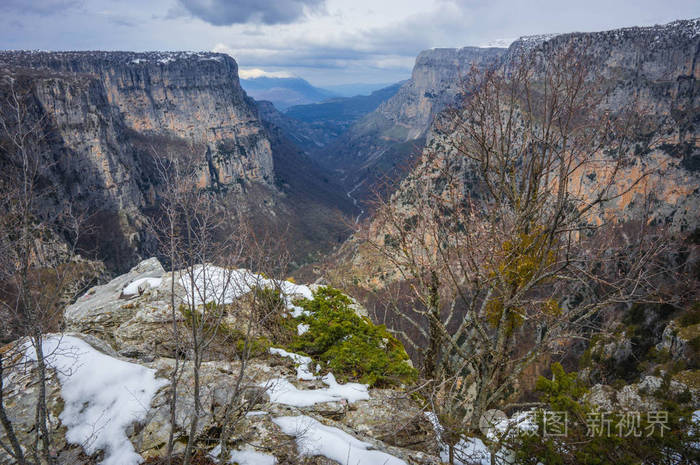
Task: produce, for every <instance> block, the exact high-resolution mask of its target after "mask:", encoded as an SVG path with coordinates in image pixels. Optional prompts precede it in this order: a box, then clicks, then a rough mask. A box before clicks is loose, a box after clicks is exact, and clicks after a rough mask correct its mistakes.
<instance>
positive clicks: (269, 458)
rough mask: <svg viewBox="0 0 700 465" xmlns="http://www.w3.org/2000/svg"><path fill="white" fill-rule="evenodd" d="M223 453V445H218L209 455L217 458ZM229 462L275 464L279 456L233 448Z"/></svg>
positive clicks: (245, 464) (257, 464)
mask: <svg viewBox="0 0 700 465" xmlns="http://www.w3.org/2000/svg"><path fill="white" fill-rule="evenodd" d="M219 454H221V446H216V447H215V448H213V449H212V450H211V452H209V455H210V456H211V457H212V458H214V459H216V458H218V457H219ZM228 463H231V464H238V465H275V464H276V463H277V458H275V456H274V455H270V454H264V453H262V452H258V451H255V450H247V449H246V450H232V451H230V459H229V461H228Z"/></svg>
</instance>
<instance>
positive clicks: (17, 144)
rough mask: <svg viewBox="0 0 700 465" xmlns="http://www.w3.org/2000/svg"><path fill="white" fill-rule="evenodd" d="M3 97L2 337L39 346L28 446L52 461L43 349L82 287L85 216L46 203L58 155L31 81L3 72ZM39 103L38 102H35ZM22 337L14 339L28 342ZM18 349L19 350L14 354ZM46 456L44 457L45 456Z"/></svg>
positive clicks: (18, 450) (14, 452)
mask: <svg viewBox="0 0 700 465" xmlns="http://www.w3.org/2000/svg"><path fill="white" fill-rule="evenodd" d="M3 79H4V80H3V82H2V83H0V85H1V86H2V88H1V90H2V95H3V101H2V102H0V109H1V113H0V130H2V134H0V155H1V159H0V161H1V162H2V176H0V185H1V186H2V192H3V197H2V199H1V200H0V202H1V204H0V252H1V253H0V255H2V258H1V259H0V260H1V262H0V310H1V312H2V317H3V319H4V328H6V330H7V331H9V334H3V337H9V338H12V339H16V338H18V337H22V336H26V337H27V338H28V341H29V343H30V344H31V345H32V346H33V348H34V350H35V353H36V359H37V360H36V372H37V378H38V379H37V384H38V386H39V393H38V399H37V402H36V412H35V425H36V429H35V433H34V436H33V439H32V441H31V443H27V442H26V441H25V443H24V444H22V446H24V450H25V451H26V452H27V453H28V454H30V455H31V456H32V460H33V461H34V463H40V461H43V462H44V463H53V462H54V461H55V457H54V455H53V451H52V449H51V430H52V426H51V424H50V421H49V415H48V411H47V407H46V402H47V399H46V381H47V377H48V373H47V370H48V365H47V362H46V357H47V356H48V355H50V354H45V353H44V350H43V337H44V334H45V333H46V332H49V331H56V330H58V329H59V328H60V323H61V318H62V310H63V306H64V305H65V303H66V301H67V300H69V299H70V298H71V297H72V295H73V294H74V293H76V292H79V291H80V289H79V288H76V287H75V285H76V283H78V282H79V281H80V274H81V273H82V272H83V271H87V270H85V269H83V268H84V267H85V266H90V265H87V264H85V263H83V264H81V263H80V262H79V261H78V260H74V259H77V254H76V249H75V247H76V244H77V242H78V233H79V232H80V226H81V222H82V221H81V218H80V217H79V216H78V215H75V214H74V212H73V211H72V210H71V209H70V206H69V207H67V208H62V209H59V210H58V211H57V212H49V211H48V209H47V208H46V205H47V204H50V200H49V199H50V198H51V196H52V195H54V194H55V191H54V190H53V189H52V186H51V183H50V182H49V179H50V178H49V174H48V173H49V171H50V168H51V163H50V162H48V161H47V158H46V157H45V154H44V150H45V147H46V145H45V141H44V137H45V134H46V129H47V122H46V121H45V119H44V117H42V116H40V113H39V112H36V111H33V107H32V103H31V101H32V93H31V88H25V87H26V86H22V84H21V81H18V80H16V79H15V77H12V76H9V75H8V76H4V78H3ZM34 110H35V109H34ZM24 341H26V340H24V339H20V340H16V341H15V343H14V344H15V345H16V346H17V345H18V344H19V345H20V346H21V344H23V343H24ZM20 346H17V347H15V351H8V352H6V353H4V354H2V355H0V357H2V359H3V360H2V361H0V364H1V365H0V386H1V385H2V384H3V383H2V370H3V369H8V368H9V367H8V366H7V365H6V364H5V363H4V362H5V361H6V360H7V361H10V360H11V355H12V354H13V352H18V351H19V352H21V351H22V350H23V347H20ZM15 355H16V354H15ZM0 420H2V424H3V428H4V431H5V434H6V436H7V437H8V440H9V441H10V446H11V447H9V448H8V447H5V445H4V444H3V448H4V449H5V450H6V451H7V452H8V453H10V455H11V456H12V457H13V458H14V459H15V460H16V461H17V462H18V463H20V464H22V463H27V462H26V461H27V457H26V455H25V452H24V451H23V449H22V447H20V442H19V440H18V438H17V436H16V432H15V431H14V429H13V427H12V425H11V423H10V421H9V418H8V416H7V414H6V411H5V406H4V405H3V403H2V401H1V398H0ZM40 459H41V460H40Z"/></svg>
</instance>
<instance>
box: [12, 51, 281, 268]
mask: <svg viewBox="0 0 700 465" xmlns="http://www.w3.org/2000/svg"><path fill="white" fill-rule="evenodd" d="M13 91H14V92H16V93H18V94H19V95H22V96H25V95H26V96H27V97H26V99H25V101H23V105H26V108H27V113H26V115H27V116H26V118H25V119H26V120H25V121H24V125H25V126H26V127H31V125H33V124H36V125H37V127H39V128H40V131H39V133H38V134H36V137H35V138H34V139H36V140H34V139H31V141H32V147H31V149H32V150H36V153H38V154H39V155H38V156H39V157H40V158H41V160H40V161H41V165H42V170H43V171H42V173H41V177H42V178H45V179H46V180H47V181H48V182H50V183H51V184H52V185H53V186H55V189H54V190H52V192H51V195H50V196H44V197H45V198H43V199H42V204H41V208H43V209H45V210H46V211H47V212H49V213H50V214H55V212H56V211H57V210H58V211H65V212H66V213H67V212H72V213H77V214H83V215H85V216H86V217H88V218H89V220H88V222H89V224H86V225H85V228H84V229H86V230H87V229H90V230H92V233H90V234H82V236H81V237H82V239H81V241H83V242H85V244H84V246H85V249H86V250H91V251H95V252H96V257H97V258H100V259H101V260H104V261H105V262H106V264H107V268H108V269H109V270H111V271H118V272H123V271H125V270H127V269H128V267H130V266H132V265H133V264H134V263H135V261H136V260H137V257H138V255H139V254H144V255H145V254H151V253H152V248H153V247H152V246H153V244H152V243H151V242H150V241H152V238H151V235H150V233H149V231H148V228H147V214H148V211H154V210H157V208H158V206H159V202H158V201H159V199H158V195H159V192H160V189H162V187H163V186H162V184H161V179H160V177H159V171H158V170H159V168H158V166H161V165H162V164H163V163H165V162H163V161H162V160H163V159H173V158H177V157H183V156H184V157H188V158H193V159H194V162H195V163H196V165H197V166H198V176H199V179H198V182H199V184H200V186H201V187H202V188H209V187H223V188H225V189H226V190H227V191H229V192H231V193H232V195H235V194H236V193H240V191H241V189H242V186H243V185H244V184H245V185H256V186H257V185H260V186H261V189H267V190H270V191H271V192H272V194H270V196H271V197H275V196H276V195H277V191H276V190H275V187H274V179H275V177H274V167H273V157H272V149H271V145H270V141H269V139H268V136H267V133H266V131H265V128H264V127H263V125H262V122H261V121H260V120H259V119H258V112H257V108H256V106H255V103H254V102H253V101H252V99H250V98H248V97H247V96H246V94H245V92H244V91H243V89H242V88H241V87H240V84H239V81H238V75H237V65H236V62H235V61H234V60H233V59H232V58H231V57H229V56H227V55H223V54H215V53H201V54H196V53H184V52H183V53H179V52H173V53H155V52H154V53H131V52H21V51H19V52H7V51H3V52H0V96H1V97H2V102H7V101H9V100H8V99H6V97H8V96H9V95H10V93H11V92H13ZM3 105H5V103H3ZM2 110H3V111H5V110H7V108H4V107H3V108H2ZM39 122H40V124H39ZM11 130H13V131H14V128H11ZM158 160H161V161H160V162H158ZM159 163H161V165H159ZM2 169H3V170H5V169H8V170H9V169H12V163H8V164H7V166H5V164H3V166H2ZM161 169H162V166H161ZM69 206H70V208H69ZM96 244H97V246H96ZM149 248H150V249H149Z"/></svg>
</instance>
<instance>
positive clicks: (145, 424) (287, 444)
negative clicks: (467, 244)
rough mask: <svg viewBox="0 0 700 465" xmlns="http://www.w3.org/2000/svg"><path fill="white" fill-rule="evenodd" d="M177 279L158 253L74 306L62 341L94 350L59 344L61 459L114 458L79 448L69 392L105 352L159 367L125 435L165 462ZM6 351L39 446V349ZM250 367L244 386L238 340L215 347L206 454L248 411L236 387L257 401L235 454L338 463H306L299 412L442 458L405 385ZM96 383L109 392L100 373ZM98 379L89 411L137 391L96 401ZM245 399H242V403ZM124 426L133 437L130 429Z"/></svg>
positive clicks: (182, 398)
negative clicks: (289, 423)
mask: <svg viewBox="0 0 700 465" xmlns="http://www.w3.org/2000/svg"><path fill="white" fill-rule="evenodd" d="M229 271H230V272H231V273H233V274H232V278H231V279H232V280H234V281H236V280H237V279H238V278H239V277H244V281H246V282H249V279H250V278H256V279H259V280H260V281H255V282H259V283H261V282H266V281H265V279H264V278H262V277H261V276H258V275H255V274H253V273H250V272H246V271H245V270H229ZM209 272H210V273H211V274H209V275H208V276H209V278H208V279H211V280H212V281H211V283H212V285H214V284H213V283H220V281H217V280H216V278H215V276H216V268H215V267H212V268H211V269H210V270H209ZM171 277H172V275H171V274H170V273H166V272H164V271H163V268H162V267H161V265H160V263H159V262H158V261H157V260H156V259H148V260H145V261H143V262H141V263H140V264H139V265H137V266H136V267H134V268H133V269H132V270H131V271H130V272H129V273H126V274H124V275H122V276H119V277H117V278H115V279H113V280H112V281H111V282H109V283H108V284H105V285H101V286H96V287H94V288H92V289H90V290H89V291H88V292H87V293H85V295H83V296H82V297H81V298H79V299H78V300H77V301H76V302H75V303H74V304H72V305H70V306H68V307H67V309H66V312H65V319H66V326H67V329H68V332H66V333H65V334H64V335H63V336H62V338H61V340H63V341H65V342H69V343H72V344H73V345H74V347H82V350H80V351H75V350H68V349H66V350H56V351H55V353H56V357H61V356H64V354H65V355H66V356H68V357H69V358H68V359H67V360H68V361H69V362H70V364H72V366H73V367H74V369H75V371H69V372H67V373H65V372H59V371H58V370H53V369H51V370H49V378H48V383H47V386H48V389H47V396H48V407H49V417H50V421H51V425H52V428H51V435H52V445H53V447H54V452H55V453H56V455H57V457H58V459H59V463H66V464H67V463H71V464H88V463H95V461H100V460H102V455H101V454H102V452H101V451H100V449H101V447H97V448H96V449H95V448H92V449H91V447H92V446H91V445H89V444H75V439H71V438H75V436H71V435H70V434H68V436H67V433H68V432H69V430H70V428H71V426H70V424H71V418H68V417H66V416H65V415H66V408H67V404H68V403H69V402H70V401H66V400H65V398H66V396H67V395H69V394H68V393H67V392H65V391H64V390H65V389H67V387H66V386H67V380H70V379H71V377H72V376H73V377H76V376H88V377H89V376H90V374H89V373H86V374H81V373H80V372H79V370H80V366H82V364H83V361H84V359H82V358H81V357H84V356H90V357H92V358H94V357H100V359H101V360H103V361H104V363H109V364H114V366H115V367H117V368H118V367H120V366H121V367H123V365H124V363H126V364H127V365H128V367H130V368H129V370H130V371H134V370H143V368H145V369H146V372H147V373H151V374H152V375H151V376H152V377H154V380H153V381H151V384H152V385H153V386H155V387H154V394H153V396H152V398H151V400H150V403H149V404H148V403H147V405H146V404H144V405H142V407H143V409H144V412H142V413H141V414H139V420H138V421H137V422H135V423H132V424H129V425H127V426H126V427H125V428H124V429H123V434H124V435H126V438H127V439H128V441H129V443H130V445H131V446H133V448H134V450H135V452H136V453H137V454H139V455H141V456H142V457H143V458H150V457H159V456H162V455H163V453H164V452H165V448H166V444H167V440H168V435H169V433H170V412H169V400H170V397H171V395H172V391H171V388H170V385H169V384H168V383H167V381H166V380H167V379H168V377H169V376H170V374H171V373H172V371H173V367H174V364H175V361H174V360H173V358H172V356H173V354H174V353H175V350H176V346H175V345H174V344H173V343H172V331H171V328H172V324H173V319H172V318H173V315H172V313H171V312H170V310H169V302H170V285H171V281H170V279H171ZM237 277H238V278H237ZM207 282H209V281H207ZM217 285H218V284H217ZM250 285H252V284H250ZM236 289H238V288H237V287H236ZM282 289H283V291H284V295H285V296H288V297H289V298H290V299H291V298H292V297H295V296H296V297H301V296H306V297H309V296H310V295H311V294H310V291H309V289H308V288H307V287H306V286H297V285H293V284H291V283H287V284H286V285H284V286H282ZM175 290H176V291H175V292H176V294H177V295H178V301H179V300H180V299H181V298H182V297H183V292H186V290H185V288H184V287H183V285H182V284H181V283H180V281H179V279H178V280H176V282H175ZM234 294H236V296H237V297H235V298H236V299H241V300H237V302H239V303H241V304H242V305H245V303H244V300H243V299H245V295H246V294H245V293H242V294H240V292H239V290H237V291H235V292H234ZM227 295H228V294H227ZM226 299H228V297H226ZM360 310H362V309H359V308H358V311H360ZM179 315H180V313H179V312H177V316H176V318H177V319H178V321H176V322H175V323H176V324H184V322H182V321H181V320H180V318H181V316H179ZM227 318H228V317H227ZM227 321H228V320H227ZM230 324H234V325H235V324H236V321H234V320H231V322H230ZM183 334H185V333H183ZM51 338H53V336H51V335H49V336H47V339H51ZM57 340H58V338H57ZM71 341H72V342H71ZM76 341H82V342H84V343H87V344H88V345H89V346H77V345H75V344H76ZM82 342H81V344H82ZM272 343H273V344H274V343H275V341H272ZM216 344H218V343H217V342H215V343H214V346H216ZM88 347H89V349H88ZM0 350H1V351H2V354H3V356H4V358H3V362H4V363H6V364H5V366H4V368H5V369H6V371H5V372H4V378H3V380H4V390H3V394H4V402H5V406H6V407H7V411H8V413H9V417H10V420H11V421H12V422H13V424H14V425H15V430H16V431H17V435H18V437H19V440H20V442H21V443H22V444H28V442H27V441H29V438H30V437H31V434H32V431H33V428H34V413H35V412H34V402H35V399H36V396H37V395H38V389H39V386H38V383H37V382H36V371H35V370H36V369H35V367H34V364H33V363H31V362H30V361H29V360H28V359H25V358H24V353H25V352H27V346H26V345H24V344H23V341H22V340H20V341H16V342H15V343H13V344H10V345H7V346H5V347H3V348H1V349H0ZM227 350H228V352H227ZM271 352H272V351H271ZM281 352H283V353H284V351H281ZM27 353H28V352H27ZM92 354H94V355H92ZM224 354H228V355H224ZM105 356H107V357H108V358H105ZM28 357H29V356H28ZM50 357H53V355H51V356H50ZM51 360H53V359H51V358H50V362H49V363H50V364H51V365H52V366H53V365H57V366H60V365H61V364H60V363H56V362H54V361H51ZM85 360H87V359H85ZM246 363H247V366H246V368H245V371H244V373H245V375H244V378H243V379H242V380H241V381H239V378H238V377H239V373H240V372H241V364H240V360H238V358H237V357H233V356H231V355H230V348H228V347H214V348H213V349H212V350H211V351H210V353H209V354H208V355H207V356H206V359H205V361H204V362H203V364H202V367H201V372H200V376H201V383H200V384H201V405H202V413H201V416H200V417H199V424H198V427H197V436H198V438H199V440H198V447H200V448H202V449H204V450H205V451H209V452H211V453H215V450H216V449H215V446H216V445H217V443H218V440H217V438H218V435H219V434H220V432H221V426H222V424H223V423H222V422H224V421H225V418H226V415H232V414H234V415H237V414H238V413H235V412H231V411H228V410H226V409H227V408H228V405H229V403H230V402H234V399H233V398H232V396H233V393H234V392H241V395H242V396H244V400H245V402H244V403H243V404H241V405H244V406H245V407H244V408H245V410H244V411H243V413H242V414H240V418H238V420H237V423H236V424H235V428H234V431H233V432H232V433H233V435H232V437H231V443H230V444H229V445H230V447H231V448H232V450H234V451H257V452H258V453H265V454H267V455H268V456H274V457H276V458H277V463H290V464H291V463H300V461H301V460H305V461H304V463H310V464H319V465H320V464H330V463H334V462H333V461H331V460H329V459H327V458H325V457H323V456H322V455H320V454H321V453H320V452H318V451H316V452H314V451H311V452H308V451H307V454H306V455H308V456H309V457H307V458H306V459H302V458H301V453H302V452H303V450H302V449H301V448H300V446H297V445H295V442H294V441H290V437H289V436H288V435H287V434H285V431H282V430H281V429H280V427H279V426H278V424H277V423H276V422H275V420H276V419H279V418H288V417H293V418H303V419H306V420H308V421H313V422H318V423H319V424H321V425H323V427H324V428H326V430H325V431H327V432H330V433H331V434H333V435H335V436H337V437H341V436H342V435H349V436H346V437H349V438H352V442H353V446H354V447H357V441H362V442H363V443H364V444H366V447H369V448H370V449H371V450H373V451H376V452H373V453H375V454H380V455H381V454H389V456H393V457H394V458H395V459H400V460H403V461H404V463H406V464H410V465H420V464H423V465H429V464H430V465H437V464H439V463H440V461H439V459H438V458H437V456H436V455H437V454H438V447H439V446H438V442H437V437H436V434H435V431H434V429H433V427H432V425H431V424H430V422H429V420H428V419H427V417H426V416H425V415H424V412H423V410H422V409H421V408H420V406H419V405H418V403H417V402H416V401H415V400H413V399H412V398H411V396H409V395H408V393H407V392H405V391H404V390H403V389H399V388H397V389H369V390H368V393H367V394H368V395H360V396H357V395H356V393H357V392H358V391H357V390H358V389H359V391H360V392H361V391H363V390H367V388H366V386H364V385H359V384H354V385H350V384H346V385H338V384H337V383H336V382H335V380H334V379H333V380H328V379H327V378H325V377H324V378H323V380H321V379H320V377H315V376H310V377H303V378H302V377H300V376H299V369H298V367H296V366H295V363H293V362H291V361H290V360H289V358H286V357H281V356H279V355H276V354H272V353H267V352H264V353H261V354H258V355H256V356H254V357H253V358H251V359H250V360H247V361H246ZM86 366H90V365H86ZM192 369H193V368H192V362H191V360H190V359H189V358H188V357H186V360H184V361H182V360H181V361H180V370H181V376H180V382H179V385H178V391H177V392H178V399H179V400H178V410H177V415H176V420H175V421H176V424H175V430H176V433H175V438H176V446H175V452H176V453H181V452H182V450H183V444H184V443H185V439H186V437H187V435H188V434H189V424H190V421H191V419H192V416H193V415H194V397H193V392H194V384H193V383H194V379H193V375H192ZM316 370H318V368H317V369H316ZM307 371H308V370H307ZM309 375H310V372H309ZM95 382H96V383H97V387H99V380H95ZM113 382H114V383H116V384H118V383H119V382H121V380H119V379H116V380H114V381H113ZM282 383H283V384H284V386H288V387H286V389H291V390H294V391H295V392H297V395H298V396H306V397H308V398H309V399H313V398H314V396H315V393H318V392H322V391H323V390H324V389H326V388H327V387H328V386H333V385H335V386H336V387H337V388H339V389H340V391H339V394H334V395H333V396H330V398H329V399H325V400H326V401H325V402H324V401H320V400H316V401H309V402H302V403H295V402H294V401H293V400H292V401H290V400H283V399H282V397H283V394H284V392H282V393H281V394H280V392H279V390H278V389H277V388H276V387H275V386H277V385H278V384H282ZM88 384H93V383H92V382H90V383H86V384H85V386H84V391H82V392H83V394H82V395H83V396H84V404H83V409H84V410H89V409H91V408H95V405H94V404H95V403H97V402H101V401H103V400H104V399H106V400H107V403H109V402H111V397H110V396H112V395H113V394H115V395H116V394H118V392H117V391H119V392H122V391H123V389H126V388H120V389H117V390H116V391H110V390H109V388H108V387H104V391H105V392H102V393H100V395H99V396H93V395H91V391H90V389H91V387H90V386H88ZM237 386H238V387H240V386H243V389H242V391H237ZM343 389H344V390H345V391H343ZM344 396H345V397H344ZM236 401H237V402H240V401H241V399H238V400H236ZM246 412H247V413H246ZM107 420H109V419H107ZM92 426H95V425H92ZM117 433H118V434H121V431H117ZM94 434H95V436H91V438H92V439H96V438H97V439H96V440H97V444H102V443H103V437H102V436H99V437H97V435H99V434H100V433H99V432H97V433H94ZM298 434H299V433H297V435H298ZM3 435H4V430H2V429H0V438H3ZM3 439H4V438H3ZM346 441H347V439H346ZM341 446H344V447H345V449H343V454H346V453H348V452H347V450H348V448H349V447H350V446H349V444H348V445H344V444H343V443H341ZM127 447H130V446H129V445H127ZM86 452H87V453H86ZM115 454H118V451H105V457H107V456H111V457H114V456H115ZM386 457H388V456H386ZM395 459H394V460H395ZM0 463H1V464H6V463H7V464H9V463H11V460H9V458H8V457H7V456H6V455H5V453H4V451H0ZM115 463H116V462H115ZM129 463H132V462H129ZM253 463H257V462H253ZM362 463H374V462H371V461H370V462H362ZM380 463H384V461H382V462H380ZM391 463H401V462H391Z"/></svg>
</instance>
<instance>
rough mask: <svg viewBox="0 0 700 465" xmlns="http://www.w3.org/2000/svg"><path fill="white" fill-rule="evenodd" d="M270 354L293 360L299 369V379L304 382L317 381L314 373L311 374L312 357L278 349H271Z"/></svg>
mask: <svg viewBox="0 0 700 465" xmlns="http://www.w3.org/2000/svg"><path fill="white" fill-rule="evenodd" d="M270 353H271V354H272V355H279V356H280V357H287V358H291V359H292V360H293V361H294V365H295V366H296V369H297V379H300V380H303V381H312V380H314V379H316V376H315V375H314V374H313V373H311V370H309V364H310V363H311V357H307V356H305V355H299V354H295V353H292V352H287V351H286V350H284V349H277V348H275V347H270Z"/></svg>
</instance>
